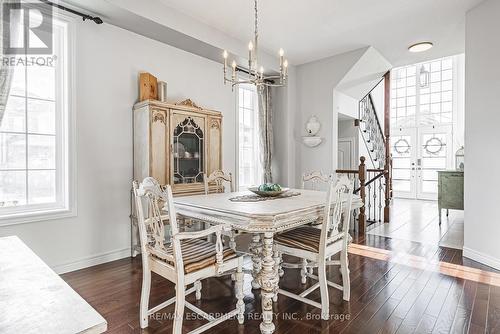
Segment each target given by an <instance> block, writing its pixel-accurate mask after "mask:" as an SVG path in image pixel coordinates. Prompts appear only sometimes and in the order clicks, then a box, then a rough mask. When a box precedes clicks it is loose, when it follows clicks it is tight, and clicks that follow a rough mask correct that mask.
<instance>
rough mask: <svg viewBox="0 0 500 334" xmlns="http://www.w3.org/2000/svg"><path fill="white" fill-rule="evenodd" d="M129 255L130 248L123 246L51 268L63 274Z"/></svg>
mask: <svg viewBox="0 0 500 334" xmlns="http://www.w3.org/2000/svg"><path fill="white" fill-rule="evenodd" d="M130 256H131V251H130V248H123V249H117V250H114V251H110V252H105V253H101V254H96V255H92V256H88V257H84V258H80V259H78V260H76V261H72V262H69V263H65V264H60V265H56V266H53V267H52V269H53V270H54V271H55V272H56V273H58V274H64V273H67V272H70V271H75V270H79V269H83V268H88V267H92V266H96V265H98V264H102V263H106V262H111V261H116V260H120V259H123V258H126V257H130Z"/></svg>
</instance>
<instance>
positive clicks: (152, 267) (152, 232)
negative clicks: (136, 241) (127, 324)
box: [133, 177, 245, 334]
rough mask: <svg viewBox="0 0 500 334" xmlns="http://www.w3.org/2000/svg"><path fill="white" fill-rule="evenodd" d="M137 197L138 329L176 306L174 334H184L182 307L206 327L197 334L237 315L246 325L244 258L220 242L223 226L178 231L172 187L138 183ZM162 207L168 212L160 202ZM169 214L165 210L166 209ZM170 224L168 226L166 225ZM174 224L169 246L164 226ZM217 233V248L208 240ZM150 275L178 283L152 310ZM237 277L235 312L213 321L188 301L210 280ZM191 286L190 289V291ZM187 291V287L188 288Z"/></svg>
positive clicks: (147, 181) (135, 185)
mask: <svg viewBox="0 0 500 334" xmlns="http://www.w3.org/2000/svg"><path fill="white" fill-rule="evenodd" d="M133 190H134V197H135V202H136V210H137V216H138V225H139V236H140V241H141V253H142V289H141V301H140V326H141V328H146V327H147V326H148V318H149V316H150V315H151V314H154V313H155V312H157V311H159V310H161V309H163V308H164V307H166V306H168V305H170V304H172V303H174V302H175V316H174V325H173V333H174V334H181V332H182V322H183V315H184V307H187V308H188V309H190V310H191V311H193V312H195V313H197V314H198V315H200V316H201V317H203V318H204V319H206V320H208V323H206V324H204V325H202V326H200V327H198V328H197V329H196V330H194V331H193V332H196V333H201V332H203V331H205V330H207V329H209V328H211V327H213V326H215V325H217V324H219V323H221V322H222V321H224V320H227V319H229V318H231V317H233V316H237V319H238V322H239V323H240V324H242V323H243V321H244V311H245V304H244V302H243V272H242V265H243V257H242V256H240V255H239V254H237V253H236V252H235V251H234V250H232V249H230V248H228V247H224V246H223V244H222V240H221V234H222V226H213V227H211V228H209V229H206V230H203V231H196V232H180V231H179V229H178V223H177V216H176V212H175V207H174V204H173V198H172V189H171V187H170V186H168V185H167V186H165V187H164V189H162V188H161V187H160V185H159V183H158V182H157V181H156V180H155V179H153V178H151V177H147V178H145V179H144V181H143V182H142V183H141V184H139V183H138V182H137V181H134V183H133ZM163 202H164V203H165V204H164V210H162V208H160V204H159V203H163ZM165 210H166V211H165ZM165 221H167V222H168V224H167V225H164V222H165ZM166 226H170V229H171V233H170V235H171V237H170V240H168V242H165V235H166V234H165V227H166ZM210 234H215V236H216V242H215V244H213V243H210V242H208V241H206V240H205V238H206V237H207V236H208V235H210ZM151 272H154V273H156V274H158V275H160V276H162V277H164V278H165V279H167V280H169V281H171V282H172V283H174V284H175V292H176V293H175V297H173V298H171V299H169V300H167V301H165V302H163V303H161V304H159V305H157V306H155V307H152V308H149V295H150V289H151ZM231 273H235V277H236V283H235V288H236V298H237V302H236V308H235V309H234V310H232V311H230V312H229V313H226V314H225V315H223V316H220V317H218V318H214V317H213V316H212V315H210V314H208V313H206V312H204V311H202V310H201V309H199V308H198V307H196V306H194V305H193V304H191V303H189V302H187V301H186V296H187V295H188V294H190V293H193V292H195V297H196V299H197V300H199V299H200V298H201V288H202V285H201V280H203V279H205V278H209V277H215V276H221V275H228V274H231ZM189 285H192V286H191V287H190V288H187V287H188V286H189ZM186 288H187V289H186Z"/></svg>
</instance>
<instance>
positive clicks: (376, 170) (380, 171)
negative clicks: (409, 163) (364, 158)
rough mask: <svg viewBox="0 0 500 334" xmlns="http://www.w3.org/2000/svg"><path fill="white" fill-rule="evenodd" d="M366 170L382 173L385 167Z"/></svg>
mask: <svg viewBox="0 0 500 334" xmlns="http://www.w3.org/2000/svg"><path fill="white" fill-rule="evenodd" d="M366 171H367V172H369V173H370V172H372V173H382V172H385V169H377V168H375V169H373V168H372V169H367V170H366Z"/></svg>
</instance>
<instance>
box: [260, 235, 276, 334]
mask: <svg viewBox="0 0 500 334" xmlns="http://www.w3.org/2000/svg"><path fill="white" fill-rule="evenodd" d="M273 237H274V235H273V233H272V232H265V233H264V234H263V240H262V257H261V258H262V260H261V261H262V262H261V269H260V272H259V283H260V293H261V299H262V323H261V324H260V331H261V333H263V334H271V333H273V332H274V329H275V327H274V323H273V297H274V295H275V293H276V288H277V285H278V275H277V274H276V269H277V268H276V267H275V265H274V258H273Z"/></svg>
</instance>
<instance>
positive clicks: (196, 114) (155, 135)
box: [134, 99, 222, 195]
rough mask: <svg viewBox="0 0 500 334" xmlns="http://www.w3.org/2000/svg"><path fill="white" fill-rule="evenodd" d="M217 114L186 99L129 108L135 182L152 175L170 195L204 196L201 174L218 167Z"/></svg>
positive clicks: (148, 102)
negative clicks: (169, 188) (132, 111)
mask: <svg viewBox="0 0 500 334" xmlns="http://www.w3.org/2000/svg"><path fill="white" fill-rule="evenodd" d="M221 135H222V115H221V113H220V112H218V111H213V110H208V109H203V108H201V107H199V106H198V105H197V104H196V103H194V102H193V101H192V100H190V99H186V100H184V101H181V102H179V103H176V104H168V103H165V102H160V101H154V100H146V101H143V102H139V103H137V104H136V105H135V106H134V179H136V180H142V179H144V178H145V177H147V176H152V177H154V178H155V179H157V180H158V181H159V182H160V183H161V184H170V185H172V190H173V192H174V195H177V194H182V195H189V194H201V193H203V192H204V185H203V174H210V173H212V172H213V171H215V170H220V169H222V148H221V145H222V137H221Z"/></svg>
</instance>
